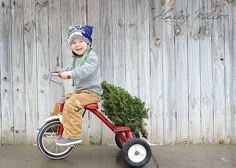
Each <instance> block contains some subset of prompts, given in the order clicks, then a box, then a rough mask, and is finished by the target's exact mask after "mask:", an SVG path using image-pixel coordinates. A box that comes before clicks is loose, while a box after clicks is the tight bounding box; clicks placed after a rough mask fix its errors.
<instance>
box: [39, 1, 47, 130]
mask: <svg viewBox="0 0 236 168" xmlns="http://www.w3.org/2000/svg"><path fill="white" fill-rule="evenodd" d="M48 13H49V11H48V1H47V0H38V1H37V2H36V37H37V46H36V47H37V65H38V67H37V71H38V79H37V81H38V113H39V114H38V115H39V126H42V125H43V124H44V119H45V118H46V117H48V114H49V105H50V103H49V100H50V96H49V94H50V91H49V80H48V70H49V48H48V44H49V41H48V40H49V39H48V25H49V24H48V22H49V20H48Z"/></svg>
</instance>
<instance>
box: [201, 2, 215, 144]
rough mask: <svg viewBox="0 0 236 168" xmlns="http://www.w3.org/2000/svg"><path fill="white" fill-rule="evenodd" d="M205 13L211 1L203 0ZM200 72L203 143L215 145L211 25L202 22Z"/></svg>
mask: <svg viewBox="0 0 236 168" xmlns="http://www.w3.org/2000/svg"><path fill="white" fill-rule="evenodd" d="M200 6H201V7H204V8H203V12H204V13H208V12H209V11H210V10H211V1H210V0H208V1H205V0H202V1H201V2H200ZM200 30H201V31H200V70H201V72H200V73H201V74H200V75H201V133H202V142H203V143H213V95H212V94H213V91H212V87H213V79H212V78H213V77H212V53H211V31H212V27H211V23H210V20H208V19H203V20H201V21H200Z"/></svg>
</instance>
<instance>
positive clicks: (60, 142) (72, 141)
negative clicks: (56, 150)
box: [56, 137, 82, 146]
mask: <svg viewBox="0 0 236 168" xmlns="http://www.w3.org/2000/svg"><path fill="white" fill-rule="evenodd" d="M81 142H82V139H66V138H64V137H62V138H61V139H59V140H57V143H56V144H57V145H58V146H69V145H75V144H80V143H81Z"/></svg>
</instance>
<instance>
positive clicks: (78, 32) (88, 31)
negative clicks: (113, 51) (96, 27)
mask: <svg viewBox="0 0 236 168" xmlns="http://www.w3.org/2000/svg"><path fill="white" fill-rule="evenodd" d="M92 33H93V26H90V25H83V26H74V27H71V28H69V32H68V44H70V45H71V43H72V41H73V40H74V39H75V38H79V39H81V40H83V41H85V42H86V43H88V44H89V45H91V44H92V42H93V40H92Z"/></svg>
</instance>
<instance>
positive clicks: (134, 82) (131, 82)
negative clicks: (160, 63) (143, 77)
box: [125, 0, 138, 96]
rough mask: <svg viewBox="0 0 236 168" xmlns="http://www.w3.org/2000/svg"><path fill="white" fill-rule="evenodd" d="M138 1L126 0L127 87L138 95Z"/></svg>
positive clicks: (133, 93)
mask: <svg viewBox="0 0 236 168" xmlns="http://www.w3.org/2000/svg"><path fill="white" fill-rule="evenodd" d="M137 19H138V18H137V1H136V0H129V1H125V23H126V24H125V32H126V34H125V38H126V41H125V46H126V48H125V51H126V60H127V61H126V89H127V90H128V91H129V92H130V93H131V94H132V95H134V96H138V57H137V49H138V48H137Z"/></svg>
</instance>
